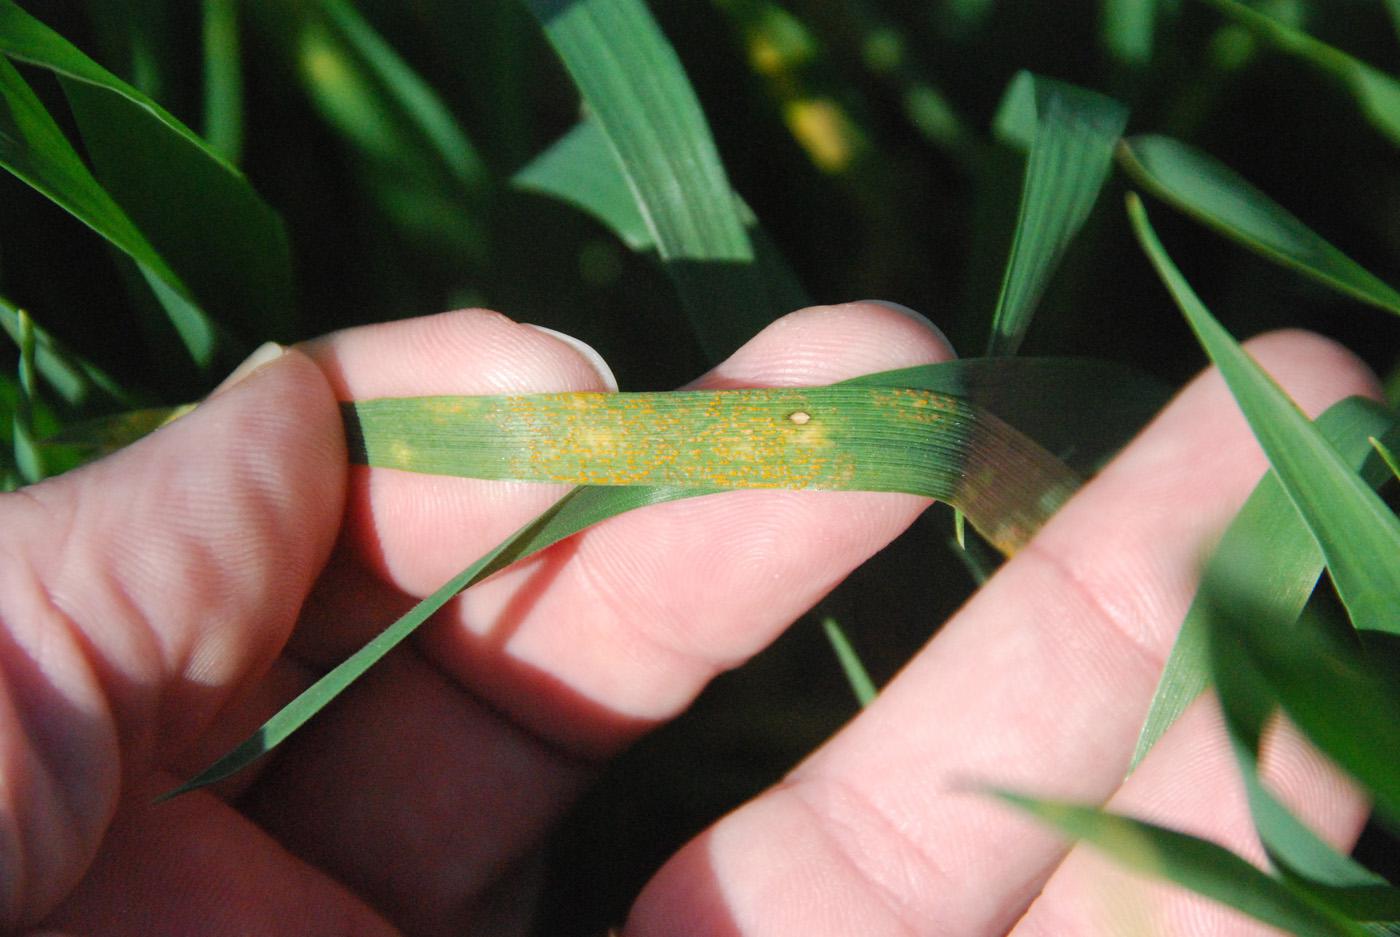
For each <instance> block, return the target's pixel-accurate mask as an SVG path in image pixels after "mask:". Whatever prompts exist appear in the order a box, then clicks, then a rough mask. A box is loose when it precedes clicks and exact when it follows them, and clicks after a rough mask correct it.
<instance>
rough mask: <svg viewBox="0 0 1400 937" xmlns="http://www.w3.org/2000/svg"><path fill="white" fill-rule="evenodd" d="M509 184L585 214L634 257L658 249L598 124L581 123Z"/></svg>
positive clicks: (518, 173) (615, 156) (586, 121)
mask: <svg viewBox="0 0 1400 937" xmlns="http://www.w3.org/2000/svg"><path fill="white" fill-rule="evenodd" d="M511 181H512V182H513V183H514V184H515V185H516V186H518V187H520V188H522V189H526V190H528V191H533V192H538V193H540V194H542V195H549V196H552V197H554V198H557V199H560V200H561V201H565V202H569V203H570V204H572V205H574V206H575V207H577V208H579V209H581V210H583V211H585V212H587V213H588V214H590V215H592V216H593V217H594V218H595V219H597V220H598V222H599V223H601V224H602V225H603V226H604V227H606V228H607V229H608V230H610V231H612V232H613V233H614V234H616V235H617V236H618V237H619V238H621V239H622V242H623V243H624V244H626V245H627V246H628V247H630V248H631V249H632V250H634V251H645V250H650V249H652V248H653V247H655V241H653V240H652V233H651V231H650V229H648V227H647V223H646V219H645V218H643V217H642V212H641V209H640V208H639V207H638V205H637V199H636V197H635V196H634V195H633V194H632V190H631V189H630V188H629V187H628V185H627V177H626V176H625V175H623V173H622V170H621V167H620V166H619V165H618V162H617V155H616V154H615V153H614V152H613V150H612V148H611V145H610V144H609V143H608V139H607V137H606V136H605V135H604V134H603V130H602V128H601V127H599V126H598V123H597V122H596V121H593V120H586V119H585V120H581V121H579V122H578V123H577V124H575V125H574V127H573V129H572V130H570V131H569V132H568V133H566V134H565V135H564V136H562V137H560V138H559V140H558V141H556V142H555V144H554V145H553V146H551V147H550V148H549V149H547V150H545V151H544V152H543V153H541V154H540V155H539V156H537V157H535V158H534V159H533V160H531V161H530V163H529V164H528V165H527V166H525V168H523V169H521V170H520V171H519V172H517V173H516V174H515V176H514V178H513V179H512V180H511Z"/></svg>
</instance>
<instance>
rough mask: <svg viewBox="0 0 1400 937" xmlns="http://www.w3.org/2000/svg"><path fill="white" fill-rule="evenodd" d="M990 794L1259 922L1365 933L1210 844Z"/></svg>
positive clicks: (1297, 930)
mask: <svg viewBox="0 0 1400 937" xmlns="http://www.w3.org/2000/svg"><path fill="white" fill-rule="evenodd" d="M994 793H995V794H996V796H998V797H1000V798H1001V799H1002V800H1004V801H1006V802H1007V803H1009V804H1011V805H1012V806H1015V807H1018V808H1020V809H1021V810H1024V811H1025V812H1026V813H1028V814H1030V815H1031V816H1033V817H1035V818H1036V819H1038V820H1040V821H1042V822H1044V823H1047V824H1049V825H1051V826H1053V827H1055V828H1056V829H1058V830H1059V831H1060V832H1061V833H1063V834H1064V835H1066V836H1069V837H1072V838H1074V839H1078V840H1082V841H1083V842H1086V843H1088V844H1089V845H1091V846H1093V847H1094V848H1095V849H1098V850H1099V851H1101V852H1103V853H1104V854H1106V855H1107V856H1109V857H1110V858H1112V859H1114V860H1115V861H1117V862H1118V863H1120V864H1121V865H1123V866H1124V867H1126V868H1128V869H1131V870H1133V871H1135V872H1138V873H1141V874H1143V875H1148V876H1151V877H1153V878H1158V879H1163V880H1165V881H1168V882H1173V883H1175V884H1177V885H1180V886H1182V887H1183V888H1189V889H1190V890H1192V891H1194V892H1196V893H1197V894H1200V895H1204V896H1205V897H1207V898H1210V899H1211V900H1213V901H1218V902H1220V903H1221V904H1225V905H1229V906H1230V907H1232V908H1235V909H1236V910H1238V911H1241V912H1243V913H1244V914H1247V915H1249V916H1250V917H1253V918H1255V919H1256V920H1259V921H1263V922H1264V923H1266V924H1270V925H1272V926H1274V927H1277V928H1280V929H1282V930H1285V931H1288V932H1290V933H1294V934H1309V935H1316V937H1323V935H1337V937H1343V935H1345V937H1364V935H1365V934H1366V933H1367V931H1366V930H1364V929H1363V928H1361V926H1360V925H1358V924H1356V923H1354V922H1352V921H1349V920H1347V919H1346V918H1345V917H1343V916H1342V915H1340V914H1338V913H1336V912H1334V911H1332V910H1330V909H1328V908H1327V907H1325V906H1323V905H1320V904H1318V903H1317V902H1316V901H1315V900H1314V899H1312V898H1310V897H1309V896H1307V895H1304V894H1300V893H1299V892H1297V891H1295V890H1293V889H1292V888H1291V887H1290V886H1289V885H1288V884H1287V883H1285V882H1283V881H1280V880H1279V879H1275V878H1272V877H1270V876H1269V875H1268V874H1266V873H1265V872H1263V871H1261V870H1259V869H1257V868H1255V867H1254V866H1252V865H1250V864H1249V863H1248V862H1246V861H1245V860H1244V859H1241V858H1240V857H1239V856H1237V855H1235V854H1234V853H1232V852H1230V851H1229V850H1228V849H1225V848H1224V847H1223V846H1220V845H1217V844H1216V843H1212V842H1209V841H1207V840H1203V839H1198V838H1196V837H1194V836H1188V835H1186V834H1184V833H1178V832H1176V831H1174V830H1168V829H1165V828H1163V827H1160V826H1155V825H1153V824H1150V823H1144V822H1143V821H1141V820H1134V819H1131V818H1129V817H1122V816H1117V815H1115V814H1111V813H1106V812H1104V811H1101V810H1098V809H1096V808H1094V807H1085V806H1081V805H1078V804H1069V803H1063V802H1059V801H1052V800H1039V799H1036V798H1032V797H1027V796H1024V795H1022V794H1013V793H1010V792H1008V791H995V792H994Z"/></svg>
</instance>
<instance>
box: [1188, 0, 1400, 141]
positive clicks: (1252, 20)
mask: <svg viewBox="0 0 1400 937" xmlns="http://www.w3.org/2000/svg"><path fill="white" fill-rule="evenodd" d="M1206 2H1207V3H1208V4H1209V5H1210V6H1213V7H1215V8H1216V9H1217V10H1219V11H1220V12H1221V13H1224V14H1225V15H1226V16H1229V17H1231V18H1232V19H1233V20H1235V22H1237V23H1239V24H1241V25H1242V26H1245V27H1247V28H1248V29H1249V30H1250V31H1251V32H1252V33H1254V34H1255V35H1256V36H1258V37H1259V38H1261V39H1263V40H1265V41H1266V42H1268V43H1269V44H1270V45H1272V46H1273V47H1274V48H1276V49H1278V50H1279V51H1280V52H1284V53H1287V54H1288V55H1291V56H1293V57H1295V58H1297V59H1298V60H1299V61H1302V62H1306V63H1307V64H1308V65H1311V66H1312V67H1313V68H1315V69H1316V70H1317V71H1319V72H1321V73H1322V74H1324V75H1327V76H1329V77H1330V78H1332V79H1334V80H1335V81H1337V82H1339V83H1340V84H1341V85H1342V86H1343V87H1345V88H1346V89H1347V90H1348V91H1349V92H1350V93H1351V96H1352V98H1353V99H1355V101H1356V103H1357V105H1358V106H1360V108H1361V111H1362V113H1363V114H1365V115H1366V117H1367V118H1368V119H1369V120H1370V122H1371V125H1372V126H1374V127H1375V128H1376V129H1377V130H1379V131H1380V132H1381V133H1382V134H1384V135H1385V136H1386V137H1388V138H1389V139H1390V141H1391V142H1392V143H1396V144H1400V82H1397V81H1396V80H1395V79H1394V78H1392V77H1391V76H1390V75H1387V74H1386V73H1385V72H1382V71H1380V70H1379V69H1376V68H1373V67H1371V66H1370V65H1367V64H1366V63H1365V62H1362V61H1361V60H1360V59H1357V58H1354V57H1352V56H1350V55H1348V54H1347V53H1345V52H1343V51H1342V50H1341V49H1338V48H1336V47H1335V46H1330V45H1328V44H1327V43H1325V42H1320V41H1319V40H1317V39H1314V38H1313V37H1312V36H1309V35H1308V34H1307V33H1305V32H1303V31H1302V30H1299V29H1295V28H1293V27H1292V26H1289V25H1287V24H1285V23H1281V22H1279V21H1278V20H1276V19H1274V18H1273V17H1271V16H1268V15H1267V14H1264V13H1260V12H1259V11H1258V10H1254V9H1252V8H1250V7H1248V6H1246V5H1245V4H1243V3H1240V2H1238V0H1206Z"/></svg>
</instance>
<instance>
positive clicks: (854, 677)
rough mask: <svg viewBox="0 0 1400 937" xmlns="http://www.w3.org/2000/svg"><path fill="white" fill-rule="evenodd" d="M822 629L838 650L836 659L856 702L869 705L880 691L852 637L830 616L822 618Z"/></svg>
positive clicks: (834, 648)
mask: <svg viewBox="0 0 1400 937" xmlns="http://www.w3.org/2000/svg"><path fill="white" fill-rule="evenodd" d="M822 631H824V632H826V639H827V640H828V641H830V642H831V647H832V649H833V650H835V651H836V660H837V661H838V662H839V663H840V664H841V672H842V673H844V674H845V675H846V682H847V683H849V684H850V685H851V692H852V693H854V694H855V697H856V702H857V703H859V704H860V705H861V706H869V705H870V704H871V703H872V702H874V700H875V697H876V696H878V695H879V692H880V691H879V690H877V689H876V688H875V682H874V681H873V680H871V679H870V674H869V673H868V672H867V671H866V669H865V665H864V664H862V663H861V661H860V655H859V654H857V653H856V649H855V646H854V645H853V644H851V639H850V638H848V637H846V632H845V631H843V630H842V628H841V625H840V623H839V622H837V621H836V619H835V618H831V617H829V616H828V617H826V618H823V619H822Z"/></svg>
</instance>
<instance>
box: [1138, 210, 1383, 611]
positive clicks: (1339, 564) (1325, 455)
mask: <svg viewBox="0 0 1400 937" xmlns="http://www.w3.org/2000/svg"><path fill="white" fill-rule="evenodd" d="M1129 214H1130V215H1131V217H1132V221H1133V225H1134V228H1135V230H1136V231H1137V235H1138V239H1139V240H1140V241H1141V242H1142V245H1143V248H1144V249H1145V250H1146V251H1147V254H1148V257H1149V258H1150V259H1151V260H1152V263H1153V265H1154V266H1155V267H1156V268H1157V272H1158V273H1159V274H1160V275H1161V277H1162V280H1163V282H1164V283H1166V284H1167V287H1168V289H1169V290H1170V291H1171V293H1172V296H1173V298H1175V299H1176V301H1177V304H1178V305H1179V306H1180V307H1181V310H1182V312H1183V313H1185V315H1186V318H1187V321H1188V322H1190V324H1191V328H1192V329H1193V330H1194V331H1195V332H1196V335H1197V337H1198V338H1199V339H1200V341H1201V344H1202V345H1203V346H1204V347H1205V349H1206V352H1207V353H1208V354H1209V355H1210V357H1211V359H1212V360H1213V361H1214V362H1215V363H1216V366H1217V367H1218V368H1219V369H1220V373H1221V375H1222V376H1223V377H1224V378H1225V382H1226V383H1227V384H1228V385H1229V386H1230V391H1231V393H1233V394H1234V395H1235V400H1236V401H1237V402H1238V403H1239V405H1240V409H1241V410H1243V411H1244V415H1245V418H1246V419H1248V420H1249V424H1250V428H1251V429H1253V430H1254V434H1255V436H1256V437H1257V438H1258V440H1259V443H1260V445H1261V446H1262V447H1263V449H1264V452H1265V454H1267V455H1268V457H1269V462H1270V464H1271V465H1272V466H1273V468H1274V471H1275V472H1277V473H1278V476H1279V479H1280V480H1281V481H1282V482H1283V486H1284V489H1285V490H1286V491H1287V492H1288V496H1289V498H1290V499H1291V500H1292V501H1293V504H1294V506H1296V507H1297V509H1298V512H1299V513H1300V514H1301V515H1302V516H1303V518H1304V521H1305V522H1306V523H1307V525H1308V528H1309V529H1310V530H1311V531H1312V533H1313V536H1314V537H1316V538H1317V541H1318V544H1319V546H1320V547H1321V548H1322V554H1323V556H1324V557H1325V559H1326V561H1327V568H1328V569H1329V570H1331V573H1332V579H1333V582H1334V583H1335V584H1336V587H1337V592H1338V594H1339V595H1340V596H1341V599H1342V601H1343V602H1344V603H1345V604H1346V606H1347V610H1348V611H1349V612H1350V614H1351V618H1352V621H1353V623H1354V624H1355V625H1356V627H1357V629H1358V630H1362V631H1384V632H1389V633H1391V634H1396V633H1400V616H1397V615H1396V614H1395V610H1396V609H1397V608H1400V521H1397V519H1396V517H1395V515H1394V514H1393V513H1391V511H1390V509H1389V508H1387V507H1386V505H1385V502H1383V501H1381V499H1380V497H1379V496H1377V494H1376V493H1375V492H1374V491H1372V490H1371V489H1370V487H1369V486H1367V485H1366V483H1365V482H1363V481H1362V480H1361V479H1360V477H1358V476H1357V474H1356V473H1355V472H1353V471H1352V470H1351V469H1350V468H1349V467H1348V466H1347V465H1346V462H1345V461H1344V460H1343V459H1342V457H1341V456H1340V455H1338V454H1337V450H1336V449H1334V448H1333V447H1332V446H1330V445H1329V444H1328V443H1327V441H1326V440H1325V439H1323V437H1322V436H1321V434H1319V433H1318V431H1317V430H1316V429H1315V428H1314V427H1313V425H1312V423H1310V422H1309V421H1308V419H1307V417H1305V416H1304V415H1303V414H1302V412H1301V411H1300V410H1299V409H1298V408H1297V406H1295V405H1294V404H1293V402H1292V401H1290V400H1289V399H1288V397H1287V396H1286V395H1285V394H1284V393H1283V391H1281V390H1280V389H1279V388H1278V385H1276V384H1275V383H1274V382H1273V380H1271V379H1270V378H1269V376H1268V375H1267V374H1265V373H1264V372H1263V370H1261V369H1260V368H1259V366H1258V365H1257V364H1255V363H1254V362H1253V361H1252V360H1251V359H1250V358H1249V357H1248V356H1247V355H1246V354H1245V353H1244V351H1243V350H1242V349H1241V348H1240V346H1239V345H1238V344H1236V342H1235V340H1234V339H1233V338H1231V337H1230V335H1229V333H1227V332H1226V331H1225V329H1224V328H1222V327H1221V325H1220V323H1218V322H1217V321H1216V320H1215V318H1214V317H1213V316H1212V315H1211V314H1210V312H1209V311H1208V310H1207V309H1206V307H1205V306H1204V305H1202V303H1201V301H1200V299H1199V298H1198V297H1197V296H1196V294H1195V292H1194V291H1193V290H1192V289H1191V287H1190V285H1189V284H1188V283H1187V282H1186V280H1185V278H1184V277H1182V275H1181V272H1180V271H1179V270H1177V269H1176V267H1175V265H1174V264H1173V263H1172V262H1171V259H1170V258H1168V257H1167V254H1166V251H1165V250H1164V249H1163V248H1162V245H1161V243H1160V242H1159V241H1158V240H1157V237H1156V234H1155V233H1154V232H1153V231H1152V228H1151V225H1150V224H1149V223H1148V221H1147V213H1146V211H1145V210H1144V209H1143V207H1142V203H1141V202H1140V201H1138V200H1137V199H1136V198H1135V197H1133V198H1130V200H1129Z"/></svg>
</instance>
